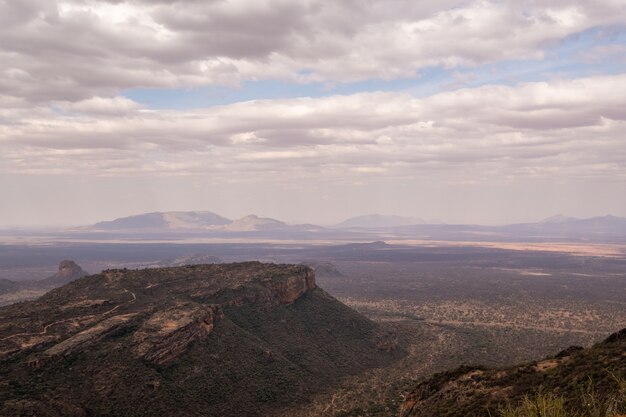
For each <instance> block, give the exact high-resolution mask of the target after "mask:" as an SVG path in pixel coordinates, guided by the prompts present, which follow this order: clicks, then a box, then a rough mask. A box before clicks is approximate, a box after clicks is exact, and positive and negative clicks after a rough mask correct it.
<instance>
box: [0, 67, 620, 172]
mask: <svg viewBox="0 0 626 417" xmlns="http://www.w3.org/2000/svg"><path fill="white" fill-rule="evenodd" d="M622 91H626V75H620V76H603V77H590V78H583V79H577V80H569V81H565V80H563V81H553V82H536V83H524V84H520V85H518V86H513V87H506V86H484V87H478V88H472V89H462V90H458V91H454V92H445V93H440V94H437V95H434V96H431V97H427V98H422V99H416V98H413V97H411V96H409V95H406V94H401V93H362V94H354V95H350V96H332V97H324V98H315V99H314V98H299V99H284V100H259V101H250V102H243V103H236V104H232V105H225V106H217V107H212V108H208V109H198V110H189V111H167V110H151V111H146V110H137V109H136V106H135V105H134V103H132V102H127V101H126V100H124V99H119V100H118V99H112V100H104V99H90V100H87V101H85V102H78V103H75V104H73V106H75V107H74V108H73V110H74V111H78V110H81V112H82V113H81V115H80V116H76V115H73V114H70V115H67V114H64V113H58V112H54V111H53V110H50V109H48V108H45V107H39V108H27V107H23V108H22V107H19V104H20V103H21V105H23V106H25V104H24V103H22V102H19V101H18V102H16V101H15V100H12V99H4V100H3V99H0V103H1V104H2V105H3V106H4V107H2V108H0V120H2V119H5V120H7V119H10V123H9V122H5V123H2V124H0V146H2V149H3V152H2V154H1V155H0V170H2V172H4V173H59V172H64V173H68V174H75V173H81V174H82V175H92V176H125V175H151V176H154V175H157V176H159V175H171V174H172V173H176V174H178V175H200V174H208V173H210V174H211V175H212V177H213V178H214V179H215V180H218V179H219V178H223V179H227V178H232V176H233V175H236V176H237V177H238V178H239V180H246V181H253V182H254V181H265V180H266V179H267V178H268V177H271V176H275V175H276V173H277V172H280V173H283V174H284V176H282V177H281V181H282V182H285V183H294V184H295V183H296V182H297V181H299V180H300V179H302V178H310V177H315V176H318V177H323V176H331V177H333V178H337V179H338V180H342V179H343V180H346V181H355V180H356V179H357V178H358V177H359V176H360V175H366V174H372V173H379V174H380V173H384V175H385V176H388V177H390V178H392V177H397V178H403V177H414V176H433V178H437V179H438V180H440V181H450V182H451V183H452V182H458V181H460V180H463V181H478V182H480V181H487V182H488V181H493V182H498V183H501V182H503V181H508V180H510V179H511V178H515V177H521V176H529V177H546V178H548V177H559V178H565V179H567V178H570V179H575V178H605V179H609V178H613V179H615V178H622V179H624V178H626V144H625V142H624V137H626V111H625V110H624V109H626V97H625V96H624V95H623V94H621V92H622ZM7 106H8V107H7ZM11 106H17V107H15V108H11ZM111 109H112V110H114V111H110V110H111ZM3 115H4V116H3Z"/></svg>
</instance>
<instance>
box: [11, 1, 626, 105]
mask: <svg viewBox="0 0 626 417" xmlns="http://www.w3.org/2000/svg"><path fill="white" fill-rule="evenodd" d="M625 7H626V6H625V5H624V2H622V1H619V0H598V1H594V2H588V1H564V0H562V1H552V2H550V4H549V6H548V7H546V3H545V2H542V1H525V2H517V1H513V0H510V1H468V2H459V1H456V0H455V1H449V0H443V1H439V2H406V1H404V0H378V1H360V0H346V1H341V2H330V1H322V0H304V1H298V2H293V1H290V0H256V1H244V0H230V1H227V0H214V1H194V0H189V1H118V0H116V1H105V0H99V1H92V0H68V1H50V0H21V1H9V0H5V1H2V2H0V16H1V17H0V28H1V29H0V63H1V64H0V91H2V93H3V94H4V95H8V96H14V97H20V98H24V99H27V100H29V101H32V102H45V101H49V100H69V101H77V100H84V99H89V98H91V97H92V96H111V95H115V94H116V93H117V92H119V91H120V90H122V89H128V88H135V87H162V88H175V87H193V86H204V85H237V84H238V83H240V82H241V81H244V80H259V79H283V80H285V79H289V80H294V81H299V82H307V81H322V82H329V83H335V82H345V81H357V80H364V79H369V78H385V79H390V78H396V77H411V76H417V75H419V73H420V71H421V70H422V69H423V68H427V67H432V66H444V67H447V68H453V67H457V66H477V65H481V64H485V63H492V62H497V61H500V60H509V59H525V58H539V57H541V56H542V55H543V54H544V50H545V48H546V47H547V46H549V45H551V44H555V43H557V42H560V41H561V40H563V39H564V38H565V37H567V36H569V35H574V34H577V33H580V32H582V31H585V30H588V29H591V28H598V27H610V26H611V25H615V24H624V19H623V16H624V15H625V13H626V9H625Z"/></svg>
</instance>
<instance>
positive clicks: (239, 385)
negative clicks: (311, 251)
mask: <svg viewBox="0 0 626 417" xmlns="http://www.w3.org/2000/svg"><path fill="white" fill-rule="evenodd" d="M396 345H397V342H396V341H395V339H394V338H393V337H392V336H391V335H389V334H387V333H384V332H381V331H380V329H379V328H378V327H377V325H376V324H375V323H373V322H372V321H370V320H368V319H367V318H365V317H364V316H362V315H360V314H359V313H357V312H355V311H354V310H352V309H350V308H348V307H347V306H345V305H343V304H342V303H340V302H339V301H337V300H335V299H334V298H333V297H331V296H330V295H329V294H327V293H326V292H324V291H323V290H321V289H320V288H318V287H317V285H316V283H315V275H314V272H313V270H312V269H310V268H308V267H306V266H302V265H274V264H261V263H258V262H247V263H240V264H214V265H196V266H185V267H178V268H152V269H145V270H107V271H103V272H102V273H101V274H97V275H92V276H89V277H86V278H82V279H79V280H76V281H73V282H72V283H70V284H68V285H66V286H64V287H61V288H57V289H55V290H53V291H50V292H49V293H47V294H46V295H44V296H43V297H41V298H40V299H38V300H37V301H36V302H26V303H21V304H18V305H13V306H7V307H3V308H0V362H1V363H2V366H0V381H4V382H6V383H4V382H3V383H0V404H2V405H1V406H0V415H3V416H4V415H7V416H9V415H11V416H18V415H41V416H49V417H56V416H85V415H91V416H100V415H107V416H129V415H136V416H139V415H151V416H157V415H162V416H175V417H176V416H181V417H182V416H211V415H213V416H223V417H228V416H237V417H239V416H244V415H245V416H268V415H272V413H273V412H274V411H276V410H278V409H280V408H284V407H287V406H292V405H293V404H297V403H302V402H306V401H308V399H310V398H311V395H313V394H315V393H318V392H320V391H321V390H324V389H327V388H328V387H330V386H332V384H334V383H338V382H339V381H340V380H341V378H342V377H344V376H347V375H349V374H354V373H359V372H362V371H364V370H367V369H369V368H372V367H379V366H384V365H386V364H389V363H390V361H392V360H396V359H398V358H399V357H400V356H401V355H402V354H403V353H402V351H401V350H400V349H397V348H396ZM42 381H45V382H46V383H42Z"/></svg>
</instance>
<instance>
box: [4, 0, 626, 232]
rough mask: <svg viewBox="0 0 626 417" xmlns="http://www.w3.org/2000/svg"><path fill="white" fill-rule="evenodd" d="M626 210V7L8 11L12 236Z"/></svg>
mask: <svg viewBox="0 0 626 417" xmlns="http://www.w3.org/2000/svg"><path fill="white" fill-rule="evenodd" d="M171 210H209V211H214V212H216V213H218V214H221V215H223V216H226V217H230V218H238V217H242V216H244V215H247V214H251V213H254V214H258V215H261V216H268V217H274V218H279V219H281V220H285V221H291V222H312V223H318V224H332V223H336V222H339V221H341V220H343V219H345V218H348V217H351V216H356V215H363V214H368V213H382V214H396V215H402V216H410V217H418V218H423V219H437V220H439V221H444V222H449V223H482V224H499V223H512V222H521V221H535V220H539V219H542V218H545V217H549V216H552V215H555V214H557V213H560V214H564V215H570V216H576V217H592V216H597V215H605V214H609V213H611V214H614V215H621V216H626V1H624V0H594V1H560V0H554V1H549V2H546V1H535V0H529V1H524V2H520V1H506V0H500V1H472V0H468V1H449V0H440V1H437V2H424V1H406V0H369V1H368V0H342V1H340V2H337V1H326V0H300V1H293V0H254V1H247V0H203V1H200V0H180V1H177V0H136V1H124V0H108V1H107V0H100V1H91V0H68V1H57V0H19V1H16V0H0V226H5V227H6V226H38V225H78V224H89V223H93V222H96V221H100V220H107V219H112V218H116V217H122V216H126V215H131V214H137V213H142V212H152V211H171Z"/></svg>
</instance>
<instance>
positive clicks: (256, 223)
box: [223, 214, 289, 232]
mask: <svg viewBox="0 0 626 417" xmlns="http://www.w3.org/2000/svg"><path fill="white" fill-rule="evenodd" d="M288 228H289V225H288V224H287V223H284V222H281V221H279V220H275V219H270V218H268V217H259V216H255V215H254V214H251V215H249V216H245V217H242V218H241V219H237V220H235V221H233V222H232V223H230V224H228V225H226V226H224V228H223V229H224V230H229V231H232V232H253V231H268V230H286V229H288Z"/></svg>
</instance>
